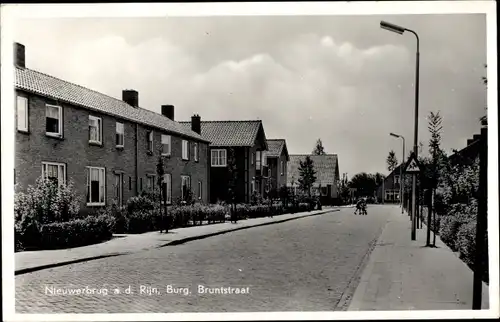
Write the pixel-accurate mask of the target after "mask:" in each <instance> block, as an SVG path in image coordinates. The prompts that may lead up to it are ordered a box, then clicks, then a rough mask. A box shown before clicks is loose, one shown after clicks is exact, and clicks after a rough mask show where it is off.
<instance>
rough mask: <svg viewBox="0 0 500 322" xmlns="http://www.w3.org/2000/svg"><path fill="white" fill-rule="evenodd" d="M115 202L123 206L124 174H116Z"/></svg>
mask: <svg viewBox="0 0 500 322" xmlns="http://www.w3.org/2000/svg"><path fill="white" fill-rule="evenodd" d="M114 194H115V201H116V204H117V205H118V206H120V207H121V206H123V174H122V173H115V184H114Z"/></svg>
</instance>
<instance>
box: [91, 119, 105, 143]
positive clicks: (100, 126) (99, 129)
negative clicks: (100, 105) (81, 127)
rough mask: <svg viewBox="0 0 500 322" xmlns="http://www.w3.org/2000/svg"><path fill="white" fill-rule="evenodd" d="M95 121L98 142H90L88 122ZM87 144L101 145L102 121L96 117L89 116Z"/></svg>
mask: <svg viewBox="0 0 500 322" xmlns="http://www.w3.org/2000/svg"><path fill="white" fill-rule="evenodd" d="M91 120H94V121H97V126H98V129H97V133H98V134H99V137H98V140H92V139H91V138H90V121H91ZM89 143H95V144H102V119H101V118H100V117H97V116H93V115H89Z"/></svg>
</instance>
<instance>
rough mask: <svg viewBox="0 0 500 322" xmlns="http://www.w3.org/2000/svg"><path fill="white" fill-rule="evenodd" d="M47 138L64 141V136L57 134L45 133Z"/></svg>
mask: <svg viewBox="0 0 500 322" xmlns="http://www.w3.org/2000/svg"><path fill="white" fill-rule="evenodd" d="M45 136H47V137H49V138H53V139H59V140H64V138H63V136H62V135H61V134H56V133H47V132H45Z"/></svg>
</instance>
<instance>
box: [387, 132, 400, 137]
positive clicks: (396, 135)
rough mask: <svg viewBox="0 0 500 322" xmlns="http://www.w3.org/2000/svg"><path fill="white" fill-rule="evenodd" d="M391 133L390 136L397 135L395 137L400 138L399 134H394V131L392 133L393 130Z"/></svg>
mask: <svg viewBox="0 0 500 322" xmlns="http://www.w3.org/2000/svg"><path fill="white" fill-rule="evenodd" d="M389 135H390V136H393V137H395V138H399V135H397V134H394V133H392V132H391V133H389Z"/></svg>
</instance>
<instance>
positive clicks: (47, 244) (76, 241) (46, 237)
mask: <svg viewBox="0 0 500 322" xmlns="http://www.w3.org/2000/svg"><path fill="white" fill-rule="evenodd" d="M113 225H114V219H113V218H112V217H111V216H108V215H100V216H89V217H88V218H85V219H76V220H71V221H67V222H61V223H50V224H46V225H43V226H42V227H41V231H40V232H41V243H40V246H41V248H43V249H58V248H68V247H78V246H85V245H90V244H94V243H98V242H101V241H104V240H108V239H110V238H111V236H112V231H113Z"/></svg>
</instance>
